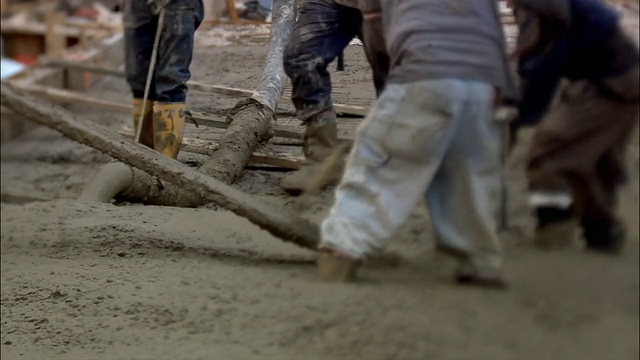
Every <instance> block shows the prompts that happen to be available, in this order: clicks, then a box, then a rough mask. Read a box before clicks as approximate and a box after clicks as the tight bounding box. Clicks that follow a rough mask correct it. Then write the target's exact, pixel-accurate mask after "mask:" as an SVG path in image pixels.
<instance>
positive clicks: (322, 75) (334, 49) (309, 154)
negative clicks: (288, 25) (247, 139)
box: [281, 0, 362, 194]
mask: <svg viewBox="0 0 640 360" xmlns="http://www.w3.org/2000/svg"><path fill="white" fill-rule="evenodd" d="M361 22H362V16H361V14H360V12H359V11H358V10H357V9H353V8H349V7H345V6H342V5H338V4H336V3H335V1H334V0H306V1H305V2H304V3H303V4H302V6H301V9H300V14H299V17H298V21H297V22H296V25H295V28H294V31H293V34H292V35H291V40H290V42H289V44H288V45H287V47H286V48H285V51H284V70H285V72H286V73H287V75H288V76H289V78H290V79H291V83H292V86H293V88H292V96H291V98H292V100H293V104H294V106H295V107H296V116H297V117H298V118H299V119H300V120H302V121H303V123H304V125H305V135H304V139H303V140H304V143H305V146H304V149H305V156H306V160H305V162H304V163H303V164H302V166H301V168H300V169H299V170H298V171H296V172H294V173H293V174H290V175H288V176H286V177H285V178H284V179H283V181H282V184H281V185H282V187H283V189H284V190H285V191H287V192H289V193H291V194H299V193H300V192H301V191H302V190H303V189H304V188H305V185H306V184H307V183H308V182H309V179H310V177H311V176H313V175H314V173H315V171H316V168H317V166H318V164H319V163H320V162H321V161H322V160H324V159H325V158H326V157H327V156H328V155H329V154H331V153H332V152H333V151H334V150H335V148H336V146H337V130H336V114H335V112H334V110H333V106H332V102H331V77H330V75H329V72H328V70H327V67H328V65H329V64H330V63H331V62H332V61H333V60H334V59H335V58H336V57H337V56H338V55H339V54H340V53H341V52H342V51H343V50H344V48H345V47H346V46H347V45H348V44H349V42H350V41H351V40H352V39H353V38H354V37H355V36H356V35H357V34H359V33H360V27H361Z"/></svg>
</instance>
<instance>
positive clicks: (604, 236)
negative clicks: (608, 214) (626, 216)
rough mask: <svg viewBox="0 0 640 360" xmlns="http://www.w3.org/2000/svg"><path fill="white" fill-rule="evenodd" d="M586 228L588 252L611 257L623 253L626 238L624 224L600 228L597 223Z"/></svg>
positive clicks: (585, 235)
mask: <svg viewBox="0 0 640 360" xmlns="http://www.w3.org/2000/svg"><path fill="white" fill-rule="evenodd" d="M584 228H585V229H584V230H585V231H584V238H585V241H586V245H587V250H591V251H597V252H600V253H605V254H610V255H618V254H620V252H622V248H623V246H624V242H625V238H626V229H625V227H624V226H623V225H622V224H619V223H616V224H614V225H611V226H598V224H596V223H591V224H589V225H585V226H584Z"/></svg>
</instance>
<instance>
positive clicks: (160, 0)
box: [147, 0, 171, 15]
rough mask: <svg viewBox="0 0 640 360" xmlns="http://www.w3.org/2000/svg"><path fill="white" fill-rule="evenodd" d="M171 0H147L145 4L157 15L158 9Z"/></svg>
mask: <svg viewBox="0 0 640 360" xmlns="http://www.w3.org/2000/svg"><path fill="white" fill-rule="evenodd" d="M169 1H171V0H147V5H149V6H150V7H151V12H153V13H154V14H156V15H158V14H159V13H160V10H161V9H163V8H164V7H165V6H167V4H168V3H169Z"/></svg>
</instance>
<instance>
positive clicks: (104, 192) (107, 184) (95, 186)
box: [78, 161, 133, 203]
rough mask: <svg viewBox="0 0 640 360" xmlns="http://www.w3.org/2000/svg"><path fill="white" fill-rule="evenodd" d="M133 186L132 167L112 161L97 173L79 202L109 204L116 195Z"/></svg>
mask: <svg viewBox="0 0 640 360" xmlns="http://www.w3.org/2000/svg"><path fill="white" fill-rule="evenodd" d="M132 184H133V171H132V169H131V167H129V165H127V164H124V163H121V162H118V161H112V162H110V163H108V164H106V165H104V166H103V167H101V168H100V169H99V170H98V172H96V174H95V175H94V176H93V178H92V179H91V180H90V181H89V183H88V184H87V186H86V187H85V188H84V190H83V191H82V194H80V197H79V198H78V200H80V201H82V202H100V203H109V202H111V199H113V198H114V197H115V196H116V195H118V194H120V193H122V192H123V191H126V190H127V189H129V188H130V187H131V186H132Z"/></svg>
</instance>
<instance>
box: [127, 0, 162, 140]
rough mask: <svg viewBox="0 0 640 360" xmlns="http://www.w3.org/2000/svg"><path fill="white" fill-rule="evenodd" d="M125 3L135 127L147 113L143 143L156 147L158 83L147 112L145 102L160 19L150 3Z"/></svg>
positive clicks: (153, 85) (128, 76)
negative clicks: (148, 75)
mask: <svg viewBox="0 0 640 360" xmlns="http://www.w3.org/2000/svg"><path fill="white" fill-rule="evenodd" d="M125 4H126V5H125V8H124V21H123V23H124V43H125V47H124V49H125V74H126V79H127V83H128V84H129V88H130V89H131V92H132V95H133V127H134V129H136V130H137V129H138V126H139V121H140V115H141V113H142V112H143V111H144V116H143V120H142V130H141V133H140V143H142V144H144V145H147V146H149V147H151V148H153V102H154V100H155V99H156V92H155V83H153V82H152V84H151V88H150V91H149V97H148V101H147V103H146V104H145V105H144V110H143V99H144V89H145V84H146V81H147V73H148V72H149V62H150V59H151V52H152V49H153V38H154V36H155V33H156V27H157V25H158V19H157V18H156V17H155V16H153V14H152V13H151V11H150V9H149V6H148V5H147V4H146V2H143V1H127V2H126V3H125Z"/></svg>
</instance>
